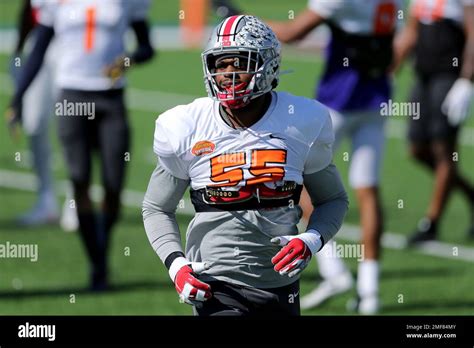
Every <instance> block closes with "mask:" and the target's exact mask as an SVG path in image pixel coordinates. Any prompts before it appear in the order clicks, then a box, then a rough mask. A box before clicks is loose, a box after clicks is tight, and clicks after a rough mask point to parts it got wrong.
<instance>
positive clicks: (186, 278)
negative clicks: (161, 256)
mask: <svg viewBox="0 0 474 348" xmlns="http://www.w3.org/2000/svg"><path fill="white" fill-rule="evenodd" d="M209 267H210V265H209V264H208V263H206V262H190V261H188V260H186V259H185V258H184V257H178V258H177V259H176V260H174V261H173V263H172V264H171V267H170V269H169V274H170V277H171V280H173V282H174V285H175V287H176V291H177V292H178V294H179V298H180V301H182V302H184V303H187V304H190V305H193V306H197V307H200V306H201V305H202V303H203V302H204V301H206V300H207V299H209V298H210V297H212V293H211V287H210V285H209V284H206V283H204V282H201V281H200V280H198V279H197V277H196V275H198V274H199V273H201V272H204V271H205V270H207V269H209Z"/></svg>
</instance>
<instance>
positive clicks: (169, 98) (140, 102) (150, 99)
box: [0, 73, 474, 146]
mask: <svg viewBox="0 0 474 348" xmlns="http://www.w3.org/2000/svg"><path fill="white" fill-rule="evenodd" d="M0 79H1V80H3V81H4V82H5V83H2V84H0V93H1V94H5V95H11V94H12V86H11V82H10V77H9V75H8V74H4V73H0ZM7 81H8V82H7ZM201 97H204V95H201V96H196V95H191V94H181V93H170V92H162V91H156V90H145V89H138V88H127V92H126V98H127V104H128V105H129V107H130V108H131V109H134V110H140V111H146V112H152V113H153V115H152V116H153V117H158V115H159V113H160V112H162V111H164V110H167V109H170V108H172V107H175V106H176V105H181V104H188V103H191V102H192V101H193V100H194V99H196V98H201ZM405 118H406V117H405ZM407 121H408V120H405V119H403V120H401V119H394V118H393V117H392V118H389V120H388V125H387V127H386V131H387V136H388V137H389V138H393V139H406V134H407ZM459 141H460V144H461V145H463V146H474V127H463V128H462V130H461V134H460V138H459Z"/></svg>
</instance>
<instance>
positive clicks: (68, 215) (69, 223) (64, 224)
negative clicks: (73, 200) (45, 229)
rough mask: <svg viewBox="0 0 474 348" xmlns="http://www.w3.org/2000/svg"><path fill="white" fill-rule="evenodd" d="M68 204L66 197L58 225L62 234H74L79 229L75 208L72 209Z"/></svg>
mask: <svg viewBox="0 0 474 348" xmlns="http://www.w3.org/2000/svg"><path fill="white" fill-rule="evenodd" d="M69 203H70V200H69V199H68V198H67V197H66V199H65V201H64V205H63V211H62V214H61V220H59V225H60V226H61V228H62V229H63V231H64V232H75V231H77V229H78V228H79V219H78V218H77V210H76V208H72V207H71V205H70V204H69Z"/></svg>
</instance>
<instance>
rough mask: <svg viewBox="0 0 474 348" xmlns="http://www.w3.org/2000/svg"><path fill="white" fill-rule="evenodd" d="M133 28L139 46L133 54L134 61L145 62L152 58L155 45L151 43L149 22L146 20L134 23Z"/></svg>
mask: <svg viewBox="0 0 474 348" xmlns="http://www.w3.org/2000/svg"><path fill="white" fill-rule="evenodd" d="M132 29H133V31H134V32H135V36H136V37H137V42H138V47H137V49H136V51H135V52H134V53H133V55H132V61H133V62H134V63H143V62H146V61H147V60H150V59H151V58H152V57H153V55H154V53H155V52H154V50H153V47H152V46H151V43H150V34H149V29H148V24H147V22H146V21H145V20H141V21H135V22H133V23H132Z"/></svg>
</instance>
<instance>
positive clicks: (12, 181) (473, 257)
mask: <svg viewBox="0 0 474 348" xmlns="http://www.w3.org/2000/svg"><path fill="white" fill-rule="evenodd" d="M35 181H36V177H35V176H34V175H33V174H29V173H22V172H17V171H12V170H3V169H1V170H0V186H1V187H6V188H10V189H17V190H22V191H33V192H34V191H36V183H35ZM68 185H69V183H68V181H67V180H61V181H59V182H58V191H59V194H61V195H63V196H65V194H66V188H67V186H68ZM91 195H92V197H93V199H94V200H96V201H97V200H99V199H100V197H101V196H102V187H101V186H99V185H92V192H91ZM144 195H145V193H144V192H139V191H133V190H128V189H125V190H124V191H123V194H122V204H123V205H125V206H128V207H138V208H140V207H141V205H142V201H143V197H144ZM177 213H179V214H183V215H188V216H189V215H191V216H192V215H194V209H193V208H192V204H191V201H190V200H189V199H185V200H184V207H183V208H180V207H178V210H177ZM337 236H338V238H340V239H344V240H349V241H351V242H358V241H359V240H360V228H359V227H358V226H355V225H349V224H344V225H343V227H342V228H341V231H339V233H338V234H337ZM405 245H406V238H405V237H404V236H401V235H399V234H396V233H392V232H384V234H383V236H382V246H383V247H384V248H388V249H396V250H402V249H404V248H405ZM454 248H457V256H455V255H454V250H455V249H454ZM416 250H417V251H418V252H420V253H422V254H425V255H431V256H436V257H441V258H448V259H453V260H462V261H467V262H474V248H470V247H464V246H460V245H455V244H449V243H444V242H438V241H432V242H429V243H425V245H423V246H420V247H419V248H418V249H416Z"/></svg>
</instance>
